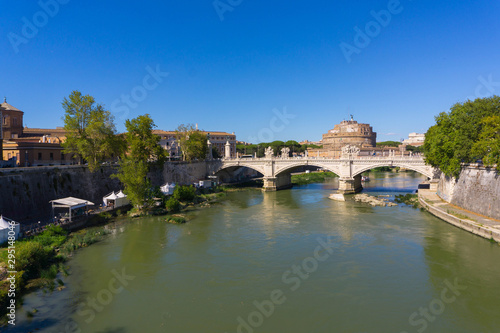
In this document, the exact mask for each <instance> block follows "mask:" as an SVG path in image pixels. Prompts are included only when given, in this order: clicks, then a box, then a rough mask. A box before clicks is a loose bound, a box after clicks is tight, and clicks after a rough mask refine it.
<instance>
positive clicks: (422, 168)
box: [352, 161, 434, 178]
mask: <svg viewBox="0 0 500 333" xmlns="http://www.w3.org/2000/svg"><path fill="white" fill-rule="evenodd" d="M378 167H400V168H405V169H409V170H412V171H415V172H418V173H420V174H422V175H424V176H426V177H428V178H433V176H434V174H433V170H431V168H429V167H428V166H421V165H418V166H417V165H412V164H406V163H398V162H397V161H393V162H391V163H373V164H370V165H366V166H362V167H359V168H357V169H356V170H355V171H353V173H352V176H353V177H355V176H357V175H359V174H361V173H363V172H366V171H368V170H371V169H374V168H378Z"/></svg>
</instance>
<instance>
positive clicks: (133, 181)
mask: <svg viewBox="0 0 500 333" xmlns="http://www.w3.org/2000/svg"><path fill="white" fill-rule="evenodd" d="M125 126H126V128H127V133H126V134H125V139H126V142H127V146H128V150H127V152H126V153H125V154H123V156H122V158H121V161H120V167H119V171H118V173H117V174H116V175H114V176H115V177H117V178H118V179H119V180H120V181H121V182H122V183H123V185H124V186H125V189H124V192H125V194H127V196H128V198H129V200H130V202H131V203H132V204H133V205H134V206H135V207H136V208H138V209H140V208H148V207H151V206H152V205H153V203H154V200H153V197H154V196H155V189H154V188H153V187H152V185H151V181H150V180H149V178H148V177H147V175H148V173H149V171H150V169H151V167H152V166H153V165H155V164H156V165H159V164H160V165H161V164H163V162H164V161H165V158H166V151H165V150H164V149H163V148H162V147H161V146H160V145H159V141H160V137H159V136H157V135H155V134H154V133H153V128H155V127H156V125H155V124H154V122H153V120H152V119H151V117H150V116H149V115H148V114H146V115H143V116H139V117H137V118H135V119H132V120H127V121H126V122H125Z"/></svg>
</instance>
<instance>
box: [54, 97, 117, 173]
mask: <svg viewBox="0 0 500 333" xmlns="http://www.w3.org/2000/svg"><path fill="white" fill-rule="evenodd" d="M62 105H63V108H64V110H65V115H64V118H63V120H64V129H65V130H66V141H65V142H64V143H63V144H62V146H63V147H64V152H65V153H70V154H74V155H76V156H79V157H80V158H81V159H84V160H86V161H87V162H88V164H89V169H90V171H92V172H94V171H95V170H96V169H97V167H98V166H99V164H100V163H101V162H103V161H105V160H106V159H108V158H110V157H113V156H118V155H119V154H120V153H121V152H122V151H123V150H124V144H123V140H121V137H119V136H117V133H116V128H115V125H114V118H113V116H112V115H111V113H110V112H109V111H106V110H105V109H104V107H103V106H102V105H100V104H96V103H95V100H94V98H93V97H92V96H90V95H85V96H83V95H82V93H81V92H79V91H77V90H75V91H73V92H72V93H71V94H70V95H69V97H68V98H64V100H63V103H62Z"/></svg>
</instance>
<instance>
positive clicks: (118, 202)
mask: <svg viewBox="0 0 500 333" xmlns="http://www.w3.org/2000/svg"><path fill="white" fill-rule="evenodd" d="M102 201H103V202H104V206H113V207H114V208H117V207H122V206H126V205H128V204H129V203H130V201H129V200H128V198H127V195H126V194H125V193H123V192H122V191H121V190H120V192H118V193H115V192H111V193H110V194H108V195H107V196H105V197H104V198H102Z"/></svg>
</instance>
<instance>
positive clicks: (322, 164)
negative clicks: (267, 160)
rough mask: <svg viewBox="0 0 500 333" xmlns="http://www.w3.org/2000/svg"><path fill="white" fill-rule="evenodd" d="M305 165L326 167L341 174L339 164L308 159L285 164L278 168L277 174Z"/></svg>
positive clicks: (338, 174)
mask: <svg viewBox="0 0 500 333" xmlns="http://www.w3.org/2000/svg"><path fill="white" fill-rule="evenodd" d="M304 166H313V167H318V168H323V169H326V170H328V171H331V172H333V173H334V174H336V175H337V176H339V177H340V176H341V174H340V168H339V167H338V166H336V165H328V164H326V163H321V162H319V161H318V162H310V161H307V162H306V163H304V162H296V163H292V164H289V165H287V166H284V167H282V168H280V169H278V170H276V175H280V174H283V173H284V172H285V171H288V170H291V169H294V168H298V167H304Z"/></svg>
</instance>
